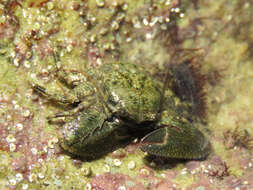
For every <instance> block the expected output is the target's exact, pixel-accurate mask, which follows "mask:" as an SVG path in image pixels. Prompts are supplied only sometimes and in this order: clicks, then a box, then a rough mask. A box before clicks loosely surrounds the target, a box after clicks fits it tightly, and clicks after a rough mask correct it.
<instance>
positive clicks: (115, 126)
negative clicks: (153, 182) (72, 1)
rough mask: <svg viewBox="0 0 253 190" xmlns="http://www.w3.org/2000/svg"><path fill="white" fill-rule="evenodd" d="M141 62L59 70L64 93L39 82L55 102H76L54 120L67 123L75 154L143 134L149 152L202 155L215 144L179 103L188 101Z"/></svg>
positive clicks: (99, 151)
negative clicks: (82, 69) (47, 87)
mask: <svg viewBox="0 0 253 190" xmlns="http://www.w3.org/2000/svg"><path fill="white" fill-rule="evenodd" d="M144 70H145V69H144V68H142V67H141V66H138V65H136V64H131V63H127V64H126V63H108V64H103V65H101V66H99V68H97V69H96V70H94V69H93V70H92V71H88V72H87V73H83V72H79V71H66V70H63V69H58V71H57V77H58V79H59V80H60V81H61V82H62V83H63V84H65V85H66V86H67V87H68V90H66V91H64V95H59V94H55V93H53V92H49V91H48V90H47V89H46V88H44V87H42V86H40V85H38V84H33V89H34V90H35V91H36V92H38V93H40V94H41V95H43V96H45V97H46V98H48V99H49V100H51V101H54V102H57V103H60V104H64V105H74V106H75V107H74V108H73V109H72V110H69V111H65V112H60V113H57V114H56V115H54V116H52V117H50V118H49V120H50V121H52V122H58V121H63V122H64V123H65V124H64V125H63V127H62V129H61V134H62V138H61V139H62V140H61V147H62V148H63V149H64V150H65V151H67V152H69V153H70V154H72V155H76V156H79V157H81V158H84V159H96V158H99V157H101V156H103V155H105V154H106V153H108V152H111V151H113V150H115V149H116V148H119V147H122V146H124V145H126V144H128V143H130V142H131V141H132V140H133V139H135V138H141V142H140V143H141V150H142V151H144V152H147V153H148V154H149V155H154V156H159V157H165V158H177V159H201V158H204V157H206V156H207V155H208V154H209V152H210V143H209V141H208V140H207V138H206V137H205V136H204V135H203V133H202V132H201V131H199V129H197V128H196V127H195V126H194V124H193V123H192V122H190V121H188V120H187V119H186V118H187V117H186V115H185V113H179V112H178V111H177V108H178V107H184V103H183V102H181V101H180V99H179V98H178V97H177V96H176V95H175V94H174V93H173V91H172V90H171V89H170V88H166V90H165V92H162V90H161V89H162V87H163V85H162V84H161V82H159V81H157V80H155V79H153V78H152V77H151V76H150V75H149V74H148V73H147V72H146V71H144Z"/></svg>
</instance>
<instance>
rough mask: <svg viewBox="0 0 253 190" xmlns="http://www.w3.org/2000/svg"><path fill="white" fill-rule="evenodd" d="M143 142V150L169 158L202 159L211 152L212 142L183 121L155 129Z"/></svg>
mask: <svg viewBox="0 0 253 190" xmlns="http://www.w3.org/2000/svg"><path fill="white" fill-rule="evenodd" d="M141 143H142V147H141V150H142V151H144V152H147V153H148V154H150V155H156V156H162V157H168V158H179V159H201V158H205V157H206V156H207V155H208V154H209V153H210V143H209V141H208V140H207V138H206V137H205V136H204V135H203V133H202V132H200V131H199V130H198V129H197V128H195V127H193V126H191V125H190V124H187V123H182V122H180V123H179V122H174V123H173V125H171V126H164V127H162V128H159V129H157V130H155V131H153V132H152V133H150V134H148V135H146V136H145V137H144V138H143V139H142V141H141Z"/></svg>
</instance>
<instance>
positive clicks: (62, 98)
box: [32, 84, 79, 105]
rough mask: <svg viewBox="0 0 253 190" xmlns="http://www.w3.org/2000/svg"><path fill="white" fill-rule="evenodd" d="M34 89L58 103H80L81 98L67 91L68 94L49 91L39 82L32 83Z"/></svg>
mask: <svg viewBox="0 0 253 190" xmlns="http://www.w3.org/2000/svg"><path fill="white" fill-rule="evenodd" d="M32 88H33V90H35V91H36V92H37V93H39V94H41V95H43V96H45V97H46V98H47V99H49V100H51V101H54V102H56V103H61V104H64V105H71V104H74V103H78V102H79V100H78V99H77V98H76V97H75V96H74V95H73V94H71V93H68V92H67V93H66V92H65V94H66V95H60V94H56V93H51V92H49V91H48V90H47V89H46V88H45V87H43V86H40V85H38V84H33V85H32Z"/></svg>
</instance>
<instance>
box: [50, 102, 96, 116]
mask: <svg viewBox="0 0 253 190" xmlns="http://www.w3.org/2000/svg"><path fill="white" fill-rule="evenodd" d="M93 104H94V101H90V102H87V101H83V102H81V103H80V104H78V106H77V107H76V108H74V109H72V110H70V111H65V112H59V113H56V114H55V115H54V116H50V117H47V119H49V120H52V119H54V118H59V117H71V116H74V115H76V114H78V113H79V112H81V111H83V110H85V109H88V108H89V107H90V106H91V105H93Z"/></svg>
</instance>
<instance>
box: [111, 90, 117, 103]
mask: <svg viewBox="0 0 253 190" xmlns="http://www.w3.org/2000/svg"><path fill="white" fill-rule="evenodd" d="M112 97H113V99H114V101H115V102H118V101H119V96H118V95H117V94H116V93H115V92H112Z"/></svg>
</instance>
